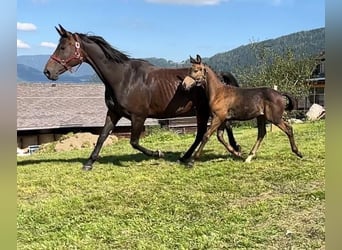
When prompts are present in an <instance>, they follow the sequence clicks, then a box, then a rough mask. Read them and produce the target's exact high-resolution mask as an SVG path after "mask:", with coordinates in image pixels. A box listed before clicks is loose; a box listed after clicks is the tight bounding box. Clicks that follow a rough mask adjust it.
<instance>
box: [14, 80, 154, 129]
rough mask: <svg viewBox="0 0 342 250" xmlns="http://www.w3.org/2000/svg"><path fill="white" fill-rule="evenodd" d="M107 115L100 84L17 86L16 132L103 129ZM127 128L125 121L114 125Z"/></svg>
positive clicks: (35, 84) (128, 123)
mask: <svg viewBox="0 0 342 250" xmlns="http://www.w3.org/2000/svg"><path fill="white" fill-rule="evenodd" d="M106 113H107V107H106V105H105V100H104V85H103V84H96V83H94V84H63V83H57V84H55V83H53V84H46V83H45V84H39V83H26V84H25V83H20V84H17V130H38V129H53V128H66V127H102V126H103V125H104V122H105V117H106ZM155 124H158V121H157V120H156V119H147V120H146V121H145V125H155ZM130 125H131V122H130V121H129V120H128V119H125V118H122V119H121V120H120V121H119V122H118V124H117V126H130Z"/></svg>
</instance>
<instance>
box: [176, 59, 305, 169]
mask: <svg viewBox="0 0 342 250" xmlns="http://www.w3.org/2000/svg"><path fill="white" fill-rule="evenodd" d="M190 62H191V64H192V65H191V68H190V73H189V76H187V77H186V78H185V79H184V80H183V83H182V85H183V88H185V89H190V88H191V87H193V86H195V85H201V86H203V87H204V88H205V91H206V94H207V97H208V100H209V106H210V109H211V113H212V120H211V124H210V127H209V129H208V130H207V132H206V133H205V135H204V136H203V139H202V142H201V144H200V147H199V149H198V150H197V151H196V152H195V158H198V157H199V156H200V154H201V152H202V150H203V148H204V145H205V144H206V143H207V141H208V140H209V138H210V136H211V135H212V134H213V132H215V130H217V129H218V128H220V127H222V124H223V123H224V122H225V121H226V120H228V121H230V120H240V121H244V120H251V119H253V118H257V125H258V137H257V140H256V142H255V144H254V146H253V148H252V150H251V151H250V153H249V155H248V157H247V159H246V160H245V162H251V160H252V158H253V157H255V155H256V152H257V150H258V148H259V147H260V144H261V142H262V140H263V138H264V136H265V135H266V121H269V122H271V123H273V124H274V125H276V126H277V127H279V128H280V129H281V130H282V131H283V132H284V133H286V135H287V136H288V138H289V141H290V144H291V149H292V152H293V153H295V154H296V155H297V156H298V157H302V154H301V153H300V152H299V150H298V148H297V146H296V143H295V141H294V136H293V131H292V126H291V125H290V124H289V123H288V122H286V121H284V120H283V118H282V116H283V113H284V110H285V109H286V110H292V109H293V107H294V100H293V98H292V97H291V96H289V95H287V94H282V93H280V92H278V91H276V90H274V89H272V88H267V87H261V88H237V87H233V86H225V85H223V84H222V83H221V81H220V79H219V78H218V77H217V75H216V74H215V73H214V71H213V70H212V69H211V68H210V67H208V66H207V65H204V64H203V63H202V59H201V57H200V56H199V55H197V57H196V59H194V58H192V57H190ZM283 96H285V97H287V99H288V100H289V104H288V105H287V107H285V106H286V105H285V103H284V99H283ZM223 144H224V145H225V147H226V149H227V150H228V151H229V152H231V153H232V154H234V155H236V156H240V153H239V152H237V151H235V150H234V149H233V148H232V147H231V146H229V145H228V144H227V143H226V142H224V143H223Z"/></svg>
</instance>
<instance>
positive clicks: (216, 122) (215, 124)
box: [194, 115, 223, 159]
mask: <svg viewBox="0 0 342 250" xmlns="http://www.w3.org/2000/svg"><path fill="white" fill-rule="evenodd" d="M222 122H223V121H221V120H220V118H219V117H218V116H216V115H213V118H212V120H211V123H210V127H209V128H208V130H207V132H206V133H205V134H204V136H203V139H202V142H201V144H200V146H199V148H198V150H197V151H196V152H195V155H194V157H195V159H198V158H199V157H200V155H201V153H202V150H203V148H204V146H205V144H206V143H207V142H208V140H209V138H210V136H211V135H212V134H213V133H214V132H215V131H216V130H217V128H218V127H220V125H221V124H222Z"/></svg>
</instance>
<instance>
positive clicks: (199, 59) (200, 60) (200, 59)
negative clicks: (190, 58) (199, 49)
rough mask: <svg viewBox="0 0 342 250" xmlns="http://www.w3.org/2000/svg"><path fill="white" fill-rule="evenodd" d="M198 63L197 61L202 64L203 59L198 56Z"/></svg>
mask: <svg viewBox="0 0 342 250" xmlns="http://www.w3.org/2000/svg"><path fill="white" fill-rule="evenodd" d="M196 61H197V63H202V58H201V56H200V55H198V54H197V55H196Z"/></svg>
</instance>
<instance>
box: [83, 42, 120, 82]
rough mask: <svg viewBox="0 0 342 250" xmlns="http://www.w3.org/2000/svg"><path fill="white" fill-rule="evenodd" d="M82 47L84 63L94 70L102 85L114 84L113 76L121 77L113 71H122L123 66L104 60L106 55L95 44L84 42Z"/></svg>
mask: <svg viewBox="0 0 342 250" xmlns="http://www.w3.org/2000/svg"><path fill="white" fill-rule="evenodd" d="M83 47H84V48H83V49H84V51H85V52H86V54H87V56H86V61H85V62H87V63H88V64H89V65H90V66H91V67H92V68H93V69H94V71H95V72H96V74H97V75H98V77H99V78H100V79H101V80H102V82H103V83H105V84H106V83H110V82H115V79H113V76H116V77H121V74H119V73H116V72H115V71H117V72H120V71H122V67H123V65H120V64H119V63H115V62H109V59H107V58H106V55H105V54H104V52H103V51H102V50H101V48H100V47H99V46H98V45H97V44H95V43H87V42H84V43H83ZM113 64H115V65H113ZM109 73H110V74H109ZM118 81H119V80H118Z"/></svg>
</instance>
